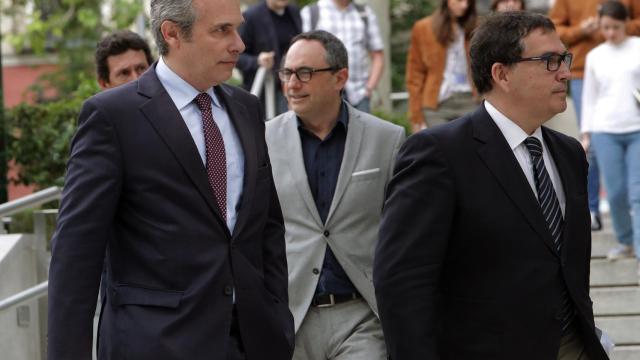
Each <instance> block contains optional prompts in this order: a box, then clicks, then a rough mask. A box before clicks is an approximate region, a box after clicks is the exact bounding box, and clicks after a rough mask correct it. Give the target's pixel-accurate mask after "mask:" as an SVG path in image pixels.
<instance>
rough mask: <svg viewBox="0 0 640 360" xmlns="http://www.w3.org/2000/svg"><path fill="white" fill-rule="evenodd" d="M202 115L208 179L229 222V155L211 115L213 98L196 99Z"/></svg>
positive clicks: (200, 95) (203, 95)
mask: <svg viewBox="0 0 640 360" xmlns="http://www.w3.org/2000/svg"><path fill="white" fill-rule="evenodd" d="M194 101H195V103H196V105H198V108H200V112H201V113H202V129H203V130H204V143H205V147H206V155H207V156H206V157H207V177H208V178H209V185H210V186H211V188H212V189H213V193H214V194H215V196H216V200H218V207H219V208H220V214H222V218H223V219H225V221H226V220H227V154H226V152H225V150H224V139H223V138H222V134H221V133H220V129H219V128H218V125H216V123H215V122H214V121H213V114H212V113H211V97H210V96H209V94H207V93H200V94H198V96H196V97H195V99H194Z"/></svg>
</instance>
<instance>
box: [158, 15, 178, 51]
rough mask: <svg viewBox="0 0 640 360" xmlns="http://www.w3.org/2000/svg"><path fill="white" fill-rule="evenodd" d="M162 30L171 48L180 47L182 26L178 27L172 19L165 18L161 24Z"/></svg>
mask: <svg viewBox="0 0 640 360" xmlns="http://www.w3.org/2000/svg"><path fill="white" fill-rule="evenodd" d="M160 32H161V33H162V37H163V38H164V41H166V42H167V44H169V47H170V48H180V42H181V41H182V36H181V34H180V28H179V27H178V24H176V23H174V22H173V21H171V20H165V21H163V22H162V24H161V25H160Z"/></svg>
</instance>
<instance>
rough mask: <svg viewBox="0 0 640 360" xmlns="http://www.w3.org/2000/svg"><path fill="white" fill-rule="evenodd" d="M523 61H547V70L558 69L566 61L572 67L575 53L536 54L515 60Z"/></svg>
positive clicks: (568, 66)
mask: <svg viewBox="0 0 640 360" xmlns="http://www.w3.org/2000/svg"><path fill="white" fill-rule="evenodd" d="M521 61H546V62H547V71H558V69H560V65H561V64H562V63H563V62H564V63H565V64H567V68H569V69H571V63H572V62H573V54H572V53H570V52H566V53H564V54H547V55H542V56H534V57H528V58H520V59H518V60H516V61H514V62H517V63H518V62H521Z"/></svg>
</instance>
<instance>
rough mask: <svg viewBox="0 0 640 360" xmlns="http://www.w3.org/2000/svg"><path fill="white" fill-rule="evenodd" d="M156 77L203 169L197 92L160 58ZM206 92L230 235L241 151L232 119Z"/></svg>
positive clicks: (204, 157) (241, 173) (240, 178)
mask: <svg viewBox="0 0 640 360" xmlns="http://www.w3.org/2000/svg"><path fill="white" fill-rule="evenodd" d="M156 74H157V75H158V79H159V80H160V83H162V86H164V88H165V89H166V90H167V93H168V94H169V96H170V97H171V100H173V103H174V104H175V105H176V108H178V111H180V115H182V119H183V120H184V123H185V124H186V125H187V128H188V129H189V132H190V133H191V136H192V137H193V142H194V143H195V145H196V147H197V148H198V153H199V154H200V159H201V160H202V164H203V166H205V167H206V164H207V155H206V147H205V142H204V131H203V129H202V114H201V112H200V109H199V108H198V105H196V104H195V103H194V102H193V99H194V98H195V97H196V96H197V95H198V94H199V93H200V91H198V90H196V89H195V88H194V87H193V86H191V85H190V84H189V83H188V82H186V81H184V80H183V79H182V78H181V77H180V76H178V74H176V73H175V72H173V70H171V69H170V68H169V66H167V64H166V63H165V62H164V59H163V58H162V57H160V59H158V65H157V66H156ZM206 92H207V94H209V96H211V100H212V110H213V121H214V122H215V123H216V125H217V126H218V128H219V129H220V133H221V134H222V139H223V140H224V150H225V153H226V158H227V227H228V228H229V232H230V233H233V229H234V227H235V225H236V220H237V216H238V213H237V209H238V205H239V202H240V196H241V195H242V185H243V181H244V152H243V150H242V145H241V143H240V139H239V138H238V133H237V132H236V130H235V129H234V127H233V124H232V123H231V119H229V114H227V111H226V110H225V109H224V107H223V106H222V103H221V102H220V99H218V97H217V96H216V94H215V92H214V91H213V88H209V89H208V90H207V91H206Z"/></svg>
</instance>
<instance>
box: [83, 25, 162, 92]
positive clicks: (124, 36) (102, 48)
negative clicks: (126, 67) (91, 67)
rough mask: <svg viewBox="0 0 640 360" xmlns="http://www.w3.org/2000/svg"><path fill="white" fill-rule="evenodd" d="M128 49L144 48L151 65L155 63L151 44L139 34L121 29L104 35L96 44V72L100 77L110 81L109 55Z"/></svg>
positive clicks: (118, 53)
mask: <svg viewBox="0 0 640 360" xmlns="http://www.w3.org/2000/svg"><path fill="white" fill-rule="evenodd" d="M128 50H142V51H144V55H145V57H146V58H147V62H148V63H149V65H151V63H153V57H152V56H151V50H150V49H149V44H147V42H146V41H145V40H144V39H143V38H142V37H141V36H140V35H138V34H136V33H134V32H133V31H129V30H120V31H116V32H114V33H111V34H109V35H107V36H106V37H104V38H103V39H102V40H100V42H99V43H98V45H97V46H96V54H95V59H96V72H97V74H98V79H100V80H104V81H107V82H108V81H109V65H108V64H107V58H109V56H114V55H120V54H122V53H125V52H127V51H128Z"/></svg>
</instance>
